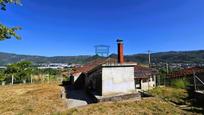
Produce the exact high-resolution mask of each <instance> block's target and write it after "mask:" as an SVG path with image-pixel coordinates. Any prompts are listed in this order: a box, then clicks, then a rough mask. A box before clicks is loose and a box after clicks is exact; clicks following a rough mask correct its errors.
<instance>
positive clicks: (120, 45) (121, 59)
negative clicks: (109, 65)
mask: <svg viewBox="0 0 204 115" xmlns="http://www.w3.org/2000/svg"><path fill="white" fill-rule="evenodd" d="M117 43H118V63H120V64H123V63H124V55H123V40H120V39H118V40H117Z"/></svg>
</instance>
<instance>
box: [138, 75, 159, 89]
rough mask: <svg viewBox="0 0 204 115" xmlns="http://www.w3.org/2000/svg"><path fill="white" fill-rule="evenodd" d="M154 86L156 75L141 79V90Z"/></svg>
mask: <svg viewBox="0 0 204 115" xmlns="http://www.w3.org/2000/svg"><path fill="white" fill-rule="evenodd" d="M155 86H156V76H152V77H150V78H149V79H146V80H141V90H144V91H147V90H150V89H153V88H154V87H155Z"/></svg>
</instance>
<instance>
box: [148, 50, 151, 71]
mask: <svg viewBox="0 0 204 115" xmlns="http://www.w3.org/2000/svg"><path fill="white" fill-rule="evenodd" d="M148 56H149V68H151V51H150V50H148Z"/></svg>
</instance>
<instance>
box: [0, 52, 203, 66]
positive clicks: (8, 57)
mask: <svg viewBox="0 0 204 115" xmlns="http://www.w3.org/2000/svg"><path fill="white" fill-rule="evenodd" d="M151 56H152V61H153V62H154V63H158V62H169V63H204V50H198V51H178V52H177V51H170V52H159V53H153V54H152V55H151ZM110 57H113V58H117V55H116V54H111V55H110ZM97 58H102V57H99V56H88V55H87V56H54V57H45V56H32V55H18V54H12V53H1V52H0V65H6V64H9V63H15V62H18V61H23V60H26V61H31V62H33V63H36V64H40V63H79V64H83V63H86V62H88V61H91V60H94V59H97ZM125 59H126V61H131V62H138V63H148V55H147V54H134V55H127V56H125Z"/></svg>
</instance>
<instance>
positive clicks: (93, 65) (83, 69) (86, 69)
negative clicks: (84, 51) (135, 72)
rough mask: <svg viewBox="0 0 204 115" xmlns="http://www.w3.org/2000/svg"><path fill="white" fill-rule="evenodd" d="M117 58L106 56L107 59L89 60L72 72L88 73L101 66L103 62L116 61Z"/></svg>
mask: <svg viewBox="0 0 204 115" xmlns="http://www.w3.org/2000/svg"><path fill="white" fill-rule="evenodd" d="M116 62H117V60H116V59H114V58H108V59H107V58H106V59H96V60H93V61H90V62H88V63H87V64H85V65H83V66H82V67H80V68H77V70H76V71H75V72H73V73H72V74H77V73H88V72H89V71H91V70H92V69H94V68H96V67H97V66H100V65H102V64H106V63H116Z"/></svg>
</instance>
